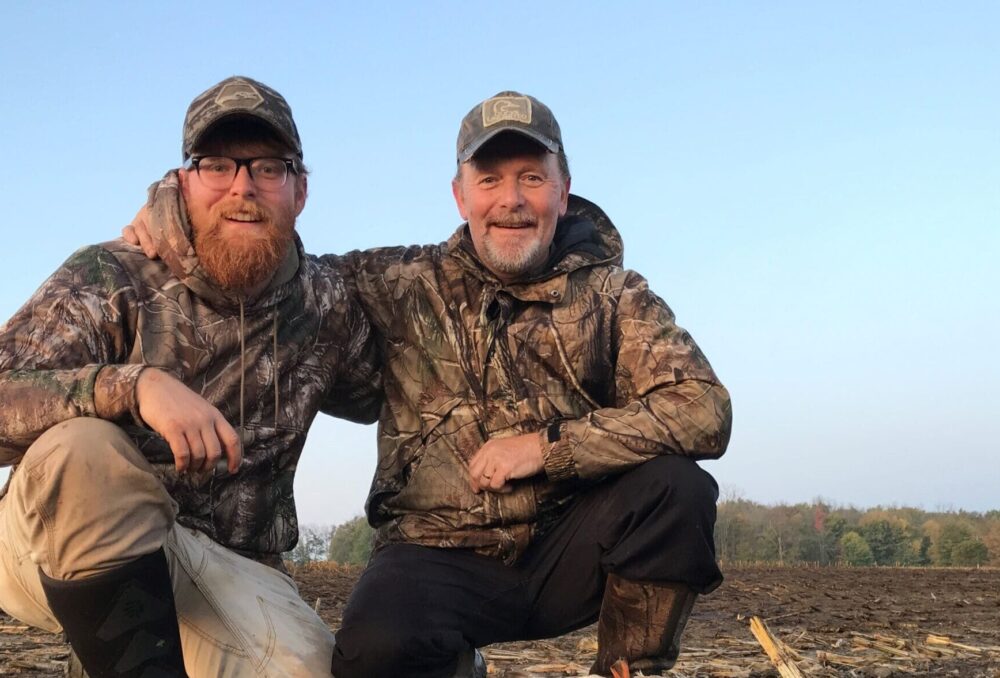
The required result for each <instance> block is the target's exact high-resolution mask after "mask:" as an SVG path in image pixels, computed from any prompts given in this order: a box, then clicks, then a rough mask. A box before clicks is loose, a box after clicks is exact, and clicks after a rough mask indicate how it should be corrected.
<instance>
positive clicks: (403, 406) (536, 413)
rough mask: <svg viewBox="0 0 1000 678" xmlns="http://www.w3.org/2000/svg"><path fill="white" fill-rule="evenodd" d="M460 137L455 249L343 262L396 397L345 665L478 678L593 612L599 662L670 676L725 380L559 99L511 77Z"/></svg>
mask: <svg viewBox="0 0 1000 678" xmlns="http://www.w3.org/2000/svg"><path fill="white" fill-rule="evenodd" d="M457 151H458V152H457V161H458V171H457V173H456V175H455V178H454V180H453V181H452V192H453V195H454V198H455V201H456V205H457V206H458V211H459V214H460V215H461V216H462V218H463V219H464V220H465V223H463V224H462V225H461V226H460V227H459V229H458V230H457V231H456V232H455V233H454V234H453V235H452V236H451V237H450V238H449V239H448V240H447V242H445V243H442V244H439V245H424V246H413V247H394V248H383V249H374V250H368V251H364V252H352V253H350V254H347V255H345V256H343V257H338V256H336V255H328V256H326V257H324V258H323V261H324V262H326V263H329V264H330V265H331V266H333V267H335V268H337V269H338V270H340V271H341V272H342V274H343V275H344V276H345V277H346V278H348V279H349V280H351V281H352V287H353V288H355V289H356V290H357V295H358V300H359V301H360V303H361V304H362V306H363V307H364V309H365V311H366V314H367V315H368V317H369V319H370V321H371V323H372V327H373V330H374V331H375V332H376V333H377V334H378V335H380V338H381V342H380V344H381V346H383V350H384V360H385V363H384V367H383V370H384V374H383V383H384V388H385V399H386V401H385V404H384V405H383V407H382V412H381V415H380V421H379V452H378V455H379V459H378V465H377V468H376V473H375V478H374V480H373V483H372V489H371V493H370V494H369V497H368V502H367V506H366V509H367V513H368V520H369V522H370V523H371V524H372V525H373V526H374V527H375V548H374V551H373V554H372V558H371V561H370V562H369V565H368V567H367V568H366V570H365V572H364V573H363V574H362V576H361V579H360V581H359V583H358V585H357V587H356V588H355V590H354V592H353V593H352V595H351V598H350V600H349V602H348V605H347V608H346V610H345V612H344V618H343V625H342V627H341V629H340V630H339V631H338V632H337V641H336V647H335V651H334V655H333V663H332V672H333V675H334V676H336V677H337V678H370V677H373V676H408V677H414V678H441V677H443V676H450V675H453V674H455V673H456V671H457V673H458V675H480V676H481V675H485V667H484V666H483V664H482V659H481V656H480V655H479V654H478V653H476V652H474V648H476V647H481V646H483V645H487V644H490V643H495V642H503V641H510V640H521V639H535V638H545V637H551V636H556V635H561V634H563V633H566V632H568V631H571V630H573V629H576V628H579V627H581V626H584V625H586V624H589V623H591V622H593V621H594V620H595V619H598V620H599V624H598V645H599V647H598V656H597V659H596V661H595V663H594V666H593V667H592V670H593V671H594V672H596V673H600V674H602V675H610V669H611V666H612V665H613V664H614V662H616V661H617V660H618V659H624V660H626V661H627V662H629V663H630V665H631V667H632V668H633V669H635V670H642V671H645V672H646V673H652V672H659V671H663V670H666V669H669V668H670V667H671V666H673V664H674V662H675V661H676V659H677V656H678V653H679V651H680V638H681V634H682V632H683V630H684V626H685V623H686V621H687V619H688V615H689V614H690V611H691V608H692V606H693V605H694V602H695V599H696V596H697V595H698V594H700V593H708V592H710V591H712V590H713V589H714V588H715V587H717V586H718V585H719V583H720V582H721V580H722V575H721V573H720V571H719V569H718V567H717V565H716V562H715V546H714V537H713V528H714V523H715V501H716V498H717V496H718V488H717V486H716V484H715V481H714V480H713V479H712V477H711V476H710V475H708V474H707V473H706V472H705V471H703V470H702V469H701V468H700V467H699V466H698V464H697V463H696V460H698V459H712V458H716V457H719V456H721V455H722V454H723V453H724V452H725V450H726V447H727V445H728V442H729V436H730V430H731V423H732V412H731V407H730V400H729V394H728V392H727V391H726V389H725V388H724V387H723V386H722V384H721V383H720V382H719V380H718V378H717V377H716V375H715V373H714V371H713V370H712V368H711V366H710V365H709V363H708V361H707V360H706V358H705V356H704V355H703V354H702V352H701V351H700V350H699V348H698V347H697V345H696V344H695V343H694V341H693V339H692V338H691V336H690V335H689V334H688V333H687V332H686V331H684V330H683V329H681V328H680V327H678V326H677V325H676V324H675V322H674V315H673V313H672V312H671V310H670V308H669V307H667V305H666V304H665V303H664V302H663V301H662V300H661V299H660V298H659V297H658V296H656V295H655V294H654V293H653V292H652V291H651V290H650V289H649V287H648V285H647V283H646V281H645V279H644V278H643V277H642V276H640V275H639V274H638V273H635V272H634V271H629V270H627V269H624V268H622V257H623V249H624V248H623V244H622V240H621V237H620V235H619V233H618V231H617V229H616V228H615V226H614V225H613V224H612V222H611V220H610V219H609V218H608V216H607V215H606V214H605V213H604V212H603V211H602V210H601V209H600V208H599V207H598V206H597V205H595V204H593V203H591V202H589V201H587V200H584V199H583V198H579V197H577V196H574V195H571V194H570V192H569V188H570V173H569V164H568V160H567V158H566V153H565V149H564V147H563V143H562V135H561V132H560V129H559V125H558V123H557V122H556V119H555V117H554V116H553V114H552V111H551V110H549V108H548V107H547V106H545V105H544V104H543V103H541V102H540V101H538V100H537V99H535V98H534V97H529V96H525V95H523V94H519V93H517V92H500V93H499V94H497V95H495V96H493V97H491V98H489V99H487V100H485V101H483V102H481V103H480V104H478V105H477V106H476V107H475V108H473V109H472V110H471V111H470V112H469V114H468V115H466V117H465V118H464V120H463V121H462V125H461V128H460V131H459V135H458V149H457ZM148 216H149V218H150V220H151V221H152V222H153V225H154V229H153V230H154V231H155V230H156V228H159V226H157V225H156V222H157V220H158V219H159V218H162V213H159V214H158V211H157V209H156V205H155V203H154V209H153V211H152V213H151V214H150V215H148ZM129 236H130V237H132V238H133V239H134V240H135V241H136V242H138V241H140V240H144V241H148V235H146V234H145V231H144V230H143V229H141V228H139V229H138V236H139V237H138V239H135V236H134V235H132V234H129ZM151 254H152V252H151Z"/></svg>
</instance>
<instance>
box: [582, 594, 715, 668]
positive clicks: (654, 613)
mask: <svg viewBox="0 0 1000 678" xmlns="http://www.w3.org/2000/svg"><path fill="white" fill-rule="evenodd" d="M697 595H698V594H696V593H695V592H694V591H692V590H691V589H690V588H688V586H687V584H681V583H665V584H650V583H645V582H634V581H629V580H627V579H622V578H621V577H619V576H617V575H614V574H610V575H608V581H607V584H606V585H605V587H604V599H603V601H602V602H601V615H600V617H599V618H598V621H597V661H596V662H594V665H593V666H592V667H591V668H590V672H591V673H596V674H599V675H602V676H610V675H611V665H612V664H614V663H615V662H616V661H618V660H619V659H625V660H626V661H627V662H628V665H629V668H630V669H632V670H633V671H642V672H643V673H646V674H657V673H661V672H663V671H667V670H669V669H671V668H673V665H674V663H675V662H676V661H677V656H678V655H679V654H680V650H681V634H682V633H683V632H684V626H685V625H686V624H687V621H688V617H690V616H691V608H692V607H693V606H694V601H695V598H697Z"/></svg>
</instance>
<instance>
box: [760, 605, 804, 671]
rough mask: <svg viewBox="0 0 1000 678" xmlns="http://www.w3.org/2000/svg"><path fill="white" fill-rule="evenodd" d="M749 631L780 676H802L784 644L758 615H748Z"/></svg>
mask: <svg viewBox="0 0 1000 678" xmlns="http://www.w3.org/2000/svg"><path fill="white" fill-rule="evenodd" d="M750 632H751V633H752V634H753V635H754V638H756V639H757V642H758V643H760V646H761V647H763V648H764V652H766V653H767V656H768V658H769V659H770V660H771V663H772V664H774V667H775V668H776V669H778V673H779V674H781V678H803V676H802V672H801V671H799V668H798V667H797V666H796V665H795V662H794V661H793V660H792V658H791V657H790V656H789V653H788V651H787V650H786V649H785V648H784V644H783V643H782V642H781V641H780V640H778V639H777V638H775V637H774V636H773V635H771V632H770V631H769V630H768V628H767V624H765V623H764V622H763V621H761V618H760V617H758V616H756V615H755V616H753V617H750Z"/></svg>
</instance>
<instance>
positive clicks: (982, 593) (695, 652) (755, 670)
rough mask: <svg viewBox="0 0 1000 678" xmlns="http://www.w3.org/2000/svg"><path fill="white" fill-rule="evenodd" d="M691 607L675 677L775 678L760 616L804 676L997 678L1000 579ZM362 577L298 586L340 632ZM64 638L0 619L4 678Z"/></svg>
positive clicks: (763, 580) (510, 665)
mask: <svg viewBox="0 0 1000 678" xmlns="http://www.w3.org/2000/svg"><path fill="white" fill-rule="evenodd" d="M724 570H725V573H726V581H725V583H724V584H723V585H722V586H721V587H720V588H719V589H718V590H717V591H716V592H715V593H713V594H712V595H711V596H707V597H705V598H702V599H701V600H700V601H699V604H698V606H697V607H696V608H695V612H694V615H693V616H692V619H691V623H690V624H689V626H688V631H687V633H686V634H685V637H684V648H685V649H684V652H683V654H682V657H681V660H680V661H679V662H678V664H677V666H676V667H675V669H674V670H673V671H672V672H671V673H670V675H672V676H680V677H685V678H693V677H695V676H718V677H734V678H735V677H738V676H739V677H745V678H758V677H760V678H763V677H765V676H768V677H770V676H779V673H778V670H777V669H776V668H775V666H774V664H773V663H772V662H771V661H770V660H769V659H768V657H767V655H765V654H764V652H763V650H762V649H761V645H760V644H759V643H758V641H757V640H756V639H755V638H754V636H753V635H752V634H751V632H750V629H749V620H750V618H751V617H752V616H757V617H760V618H761V619H762V620H764V621H765V622H766V624H767V626H768V628H769V629H770V632H771V634H772V636H773V637H774V638H776V639H777V640H778V642H779V644H783V645H784V646H785V649H786V651H787V652H788V653H789V654H788V656H789V657H790V661H791V662H792V663H793V664H795V665H796V666H797V667H798V668H799V669H800V670H801V671H802V674H803V675H806V676H824V677H825V676H851V677H860V676H873V677H878V678H885V677H888V676H959V677H961V678H966V677H968V678H1000V570H997V569H977V570H970V569H916V568H914V569H907V568H812V567H765V566H728V567H726V568H724ZM357 575H358V570H357V569H349V568H341V567H337V566H333V565H327V564H321V565H314V566H308V567H303V568H299V569H297V570H296V571H294V572H293V576H294V577H295V578H296V580H297V581H298V582H299V584H300V587H301V592H302V595H303V597H304V598H305V599H306V600H307V601H308V602H309V603H310V604H311V605H314V606H318V609H319V613H320V615H321V616H322V617H323V619H324V620H325V621H326V622H327V623H329V624H330V626H331V627H332V628H334V629H335V628H336V627H337V625H338V623H339V621H340V614H341V612H342V610H343V607H344V604H345V602H346V600H347V597H348V595H350V592H351V588H352V587H353V585H354V582H355V581H356V579H357ZM595 650H596V628H595V627H589V628H586V629H582V630H580V631H577V632H575V633H572V634H570V635H567V636H563V637H561V638H556V639H553V640H549V641H544V642H533V643H508V644H503V645H496V646H491V647H487V648H484V654H485V656H486V658H487V662H488V665H489V670H490V675H492V676H501V677H506V678H520V677H522V676H580V675H587V674H588V671H587V668H588V667H589V666H590V662H591V661H593V657H594V652H595ZM67 654H68V652H67V647H66V645H65V644H63V642H62V638H61V637H59V636H53V635H51V634H46V633H41V632H37V631H34V630H32V629H27V628H24V627H23V626H21V625H20V624H19V623H18V622H16V621H14V620H12V619H11V618H10V617H6V616H4V615H3V614H0V675H4V676H6V675H18V676H60V675H62V672H63V670H64V667H65V663H66V658H67Z"/></svg>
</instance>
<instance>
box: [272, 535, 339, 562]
mask: <svg viewBox="0 0 1000 678" xmlns="http://www.w3.org/2000/svg"><path fill="white" fill-rule="evenodd" d="M330 532H331V529H330V528H329V527H311V526H304V527H301V528H299V541H298V543H297V544H295V548H293V549H292V550H291V551H288V552H287V553H285V554H284V556H285V560H290V561H292V562H293V563H295V564H296V565H305V564H306V563H313V562H316V561H318V560H326V554H327V550H328V545H329V543H330Z"/></svg>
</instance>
